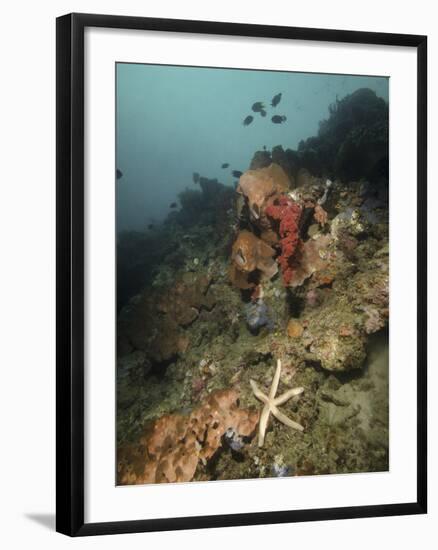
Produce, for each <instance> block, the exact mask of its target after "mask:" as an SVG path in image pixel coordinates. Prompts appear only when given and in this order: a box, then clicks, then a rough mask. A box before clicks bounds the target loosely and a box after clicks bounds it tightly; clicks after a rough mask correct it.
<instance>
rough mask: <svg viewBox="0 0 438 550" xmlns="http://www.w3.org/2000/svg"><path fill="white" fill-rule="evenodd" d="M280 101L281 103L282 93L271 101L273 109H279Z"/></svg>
mask: <svg viewBox="0 0 438 550" xmlns="http://www.w3.org/2000/svg"><path fill="white" fill-rule="evenodd" d="M280 101H281V92H280V93H279V94H277V95H274V97H273V98H272V101H271V105H272V107H277V105H278V104H279V103H280Z"/></svg>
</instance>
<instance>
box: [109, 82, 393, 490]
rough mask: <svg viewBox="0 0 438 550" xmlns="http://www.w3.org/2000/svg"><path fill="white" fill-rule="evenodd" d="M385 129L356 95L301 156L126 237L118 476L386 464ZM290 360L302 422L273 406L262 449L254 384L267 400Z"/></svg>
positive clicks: (264, 158) (204, 185)
mask: <svg viewBox="0 0 438 550" xmlns="http://www.w3.org/2000/svg"><path fill="white" fill-rule="evenodd" d="M386 133H387V106H386V104H385V103H384V102H383V105H382V103H381V101H380V100H377V98H375V96H374V98H373V97H371V96H370V94H369V91H360V90H359V91H358V92H356V94H352V96H349V98H346V99H344V100H342V101H341V102H339V104H337V105H336V106H334V107H333V108H332V110H331V116H330V118H329V119H328V121H325V122H324V123H323V124H322V125H321V129H320V132H319V135H318V136H317V138H315V139H314V140H313V141H312V140H310V141H309V140H307V142H303V143H302V144H301V145H300V147H299V149H298V151H291V150H286V151H285V150H284V149H283V148H282V147H280V146H279V147H276V148H274V149H273V150H272V151H258V152H256V153H255V155H254V158H253V160H252V162H251V165H250V166H249V170H248V171H247V172H245V173H244V174H243V175H242V176H241V178H240V181H239V185H238V187H237V189H235V190H234V189H232V188H230V187H227V186H224V185H222V184H221V183H219V182H217V181H216V180H209V179H208V178H201V189H200V190H198V191H193V190H190V191H186V192H184V193H183V194H182V196H181V197H180V204H181V208H180V210H179V211H177V212H173V213H172V214H171V215H170V216H169V217H168V219H167V220H166V221H165V223H163V224H162V225H161V226H160V227H157V228H154V229H153V230H151V231H149V233H146V234H144V235H140V234H136V235H124V236H123V238H121V239H120V241H119V258H122V259H123V263H122V264H120V265H119V272H118V274H119V284H120V286H119V289H120V288H122V289H123V292H122V296H123V299H121V300H120V302H119V308H120V313H119V317H118V326H117V333H118V364H117V421H118V423H117V437H118V474H117V476H118V483H121V484H126V483H146V482H169V481H190V480H215V479H239V478H240V479H244V478H253V477H267V476H283V475H309V474H327V473H346V472H363V471H381V470H385V469H387V468H388V360H387V327H388V319H389V246H388V242H389V241H388V239H389V236H388V192H387V189H388V184H387V180H386V179H385V177H386V174H385V169H384V168H385V166H386V164H385V163H386V161H387V135H386ZM373 136H374V137H373ZM385 140H386V141H385ZM364 144H365V145H364ZM385 155H386V156H385ZM358 156H359V160H360V162H359V161H357V158H358ZM312 159H313V160H312ZM315 159H318V164H315ZM385 159H386V161H385ZM366 167H367V168H366ZM353 168H354V169H353ZM368 168H369V170H368ZM195 213H196V214H195ZM157 243H161V244H160V246H157ZM149 248H150V250H151V251H152V252H151V253H149ZM276 359H281V361H282V364H283V368H282V373H281V379H280V381H279V395H280V394H281V393H284V392H287V390H289V389H291V388H294V387H297V386H299V387H303V388H304V391H303V392H302V393H301V394H300V395H299V396H296V397H294V398H292V399H290V400H288V401H287V402H285V403H284V404H282V405H281V410H282V412H283V413H284V414H285V415H286V416H290V417H291V418H293V419H294V420H296V422H298V423H299V424H300V425H301V426H303V428H304V430H303V431H302V432H301V431H297V430H293V429H291V428H290V427H288V426H286V425H284V424H283V423H281V422H279V421H277V420H276V419H275V418H272V416H271V418H270V420H269V425H268V429H267V431H266V437H265V441H264V444H263V447H259V446H258V444H257V437H255V436H256V433H257V429H258V418H259V416H258V415H259V411H260V410H261V405H260V402H259V401H258V400H257V399H256V396H255V395H254V393H253V391H252V389H251V385H250V380H254V381H256V382H257V385H258V387H259V388H260V389H261V390H262V391H263V392H264V393H266V394H267V393H268V392H269V388H270V386H271V383H272V380H273V377H274V370H275V363H276Z"/></svg>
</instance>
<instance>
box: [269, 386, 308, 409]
mask: <svg viewBox="0 0 438 550" xmlns="http://www.w3.org/2000/svg"><path fill="white" fill-rule="evenodd" d="M303 391H304V388H293V389H292V390H288V391H287V392H285V393H283V395H279V396H278V397H276V398H275V399H274V405H276V406H279V405H283V403H286V401H288V399H290V398H291V397H295V396H296V395H300V393H303Z"/></svg>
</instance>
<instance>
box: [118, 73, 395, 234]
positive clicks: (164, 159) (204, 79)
mask: <svg viewBox="0 0 438 550" xmlns="http://www.w3.org/2000/svg"><path fill="white" fill-rule="evenodd" d="M363 87H367V88H370V89H371V90H374V91H375V92H376V94H377V95H378V96H380V97H382V98H384V99H385V100H388V79H387V78H383V77H363V76H344V75H325V74H306V73H285V72H271V71H251V70H230V69H209V68H196V67H173V66H156V65H142V64H125V63H119V64H117V151H116V157H117V161H116V162H117V167H118V168H119V169H120V170H121V171H122V173H123V177H121V178H120V179H119V180H117V227H118V231H123V230H129V229H136V230H142V229H144V228H145V227H146V226H147V225H148V224H150V223H153V222H160V221H162V220H163V219H164V218H165V216H166V215H167V214H168V213H169V211H170V204H171V203H173V202H174V201H177V196H178V193H179V192H181V191H182V190H183V189H185V188H186V187H188V188H192V189H197V188H198V187H197V186H196V184H195V183H193V180H192V174H193V172H198V173H200V174H201V175H202V176H205V177H208V178H217V179H218V180H219V181H220V182H222V183H224V184H227V185H230V186H232V185H233V182H234V181H235V178H233V177H232V175H231V170H240V171H245V170H246V169H247V168H248V165H249V163H250V160H251V158H252V156H253V154H254V152H255V151H257V150H260V149H262V148H263V147H264V146H265V147H266V148H267V149H268V150H270V149H272V147H274V146H275V145H282V146H283V147H284V149H286V148H293V149H296V148H297V146H298V143H299V142H300V140H302V139H306V138H308V137H310V136H313V135H316V134H317V132H318V127H319V122H320V121H321V120H323V119H326V118H327V117H328V115H329V106H330V105H331V104H332V103H334V102H335V101H336V98H338V99H342V98H343V97H345V96H346V95H347V94H350V93H352V92H354V91H355V90H357V89H359V88H363ZM279 92H282V99H281V102H280V103H279V104H278V105H277V107H276V108H272V107H271V106H270V103H271V99H272V97H273V96H274V95H275V94H277V93H279ZM256 101H263V102H264V103H265V105H266V106H267V108H266V111H267V116H266V117H264V118H262V117H261V116H260V114H259V113H253V112H252V111H251V106H252V104H253V103H254V102H256ZM275 114H278V115H284V116H286V117H287V121H286V122H285V123H284V124H273V123H272V121H271V117H272V116H273V115H275ZM247 115H253V116H254V121H253V122H252V124H250V125H249V126H244V125H243V124H242V122H243V120H244V118H245V117H246V116H247ZM223 163H229V164H230V166H229V168H227V169H222V168H221V165H222V164H223Z"/></svg>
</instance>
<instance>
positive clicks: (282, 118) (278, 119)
mask: <svg viewBox="0 0 438 550" xmlns="http://www.w3.org/2000/svg"><path fill="white" fill-rule="evenodd" d="M271 120H272V122H273V123H274V124H282V123H283V122H286V120H287V118H286V117H285V116H284V115H274V116H273V117H272V118H271Z"/></svg>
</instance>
